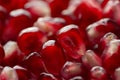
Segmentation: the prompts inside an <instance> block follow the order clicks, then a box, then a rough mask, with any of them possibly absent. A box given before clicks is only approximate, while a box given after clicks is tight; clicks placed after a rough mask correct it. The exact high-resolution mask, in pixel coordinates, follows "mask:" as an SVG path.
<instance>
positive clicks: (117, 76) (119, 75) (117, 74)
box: [113, 67, 120, 80]
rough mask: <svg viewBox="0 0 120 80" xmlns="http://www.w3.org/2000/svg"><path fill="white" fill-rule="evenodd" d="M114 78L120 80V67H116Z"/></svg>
mask: <svg viewBox="0 0 120 80" xmlns="http://www.w3.org/2000/svg"><path fill="white" fill-rule="evenodd" d="M113 78H114V80H120V67H118V68H116V69H115V72H114V77H113Z"/></svg>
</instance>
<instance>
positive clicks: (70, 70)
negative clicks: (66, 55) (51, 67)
mask: <svg viewBox="0 0 120 80" xmlns="http://www.w3.org/2000/svg"><path fill="white" fill-rule="evenodd" d="M61 75H62V77H63V78H64V79H65V80H69V79H70V78H73V77H75V76H79V75H84V67H83V65H82V64H81V63H77V62H70V61H67V62H66V63H65V64H64V66H63V68H62V69H61Z"/></svg>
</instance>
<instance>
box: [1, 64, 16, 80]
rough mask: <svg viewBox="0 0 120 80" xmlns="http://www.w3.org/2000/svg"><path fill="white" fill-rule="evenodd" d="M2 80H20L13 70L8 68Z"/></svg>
mask: <svg viewBox="0 0 120 80" xmlns="http://www.w3.org/2000/svg"><path fill="white" fill-rule="evenodd" d="M0 80H18V76H17V73H16V71H15V70H14V69H13V68H11V67H8V66H6V67H4V69H3V70H2V72H1V74H0Z"/></svg>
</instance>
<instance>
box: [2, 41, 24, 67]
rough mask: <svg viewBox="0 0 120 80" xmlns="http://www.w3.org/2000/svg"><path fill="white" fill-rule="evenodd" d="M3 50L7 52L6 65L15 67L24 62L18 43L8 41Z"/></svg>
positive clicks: (4, 62)
mask: <svg viewBox="0 0 120 80" xmlns="http://www.w3.org/2000/svg"><path fill="white" fill-rule="evenodd" d="M3 48H4V51H5V57H4V61H3V64H4V65H9V66H14V65H16V64H19V63H20V62H21V61H22V60H23V57H24V55H23V53H22V52H21V51H20V50H19V48H18V45H17V43H16V42H14V41H8V42H7V43H6V44H5V45H4V46H3Z"/></svg>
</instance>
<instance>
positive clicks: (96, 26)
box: [86, 18, 120, 44]
mask: <svg viewBox="0 0 120 80" xmlns="http://www.w3.org/2000/svg"><path fill="white" fill-rule="evenodd" d="M119 30H120V27H119V26H118V25H117V24H116V23H115V22H114V21H112V20H111V19H109V18H103V19H101V20H99V21H97V22H94V23H92V24H90V25H89V26H88V27H87V28H86V31H87V35H88V38H89V41H90V42H91V44H96V43H98V42H99V41H100V38H102V37H103V36H104V35H105V34H106V33H107V32H113V33H115V34H116V35H118V36H119Z"/></svg>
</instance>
